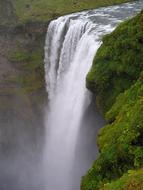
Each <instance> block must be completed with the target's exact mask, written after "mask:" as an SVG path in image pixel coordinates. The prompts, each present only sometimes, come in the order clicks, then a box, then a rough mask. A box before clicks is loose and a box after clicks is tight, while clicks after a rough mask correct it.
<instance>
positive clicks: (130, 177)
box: [103, 169, 143, 190]
mask: <svg viewBox="0 0 143 190" xmlns="http://www.w3.org/2000/svg"><path fill="white" fill-rule="evenodd" d="M141 189H143V169H140V170H129V171H128V173H127V174H124V175H123V177H121V178H120V179H118V180H116V181H113V182H112V183H111V184H105V185H104V187H103V190H141Z"/></svg>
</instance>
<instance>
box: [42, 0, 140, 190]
mask: <svg viewBox="0 0 143 190" xmlns="http://www.w3.org/2000/svg"><path fill="white" fill-rule="evenodd" d="M141 7H143V3H142V2H141V1H139V2H135V3H127V4H124V5H120V6H113V7H107V8H100V9H97V10H91V11H85V12H80V13H75V14H71V15H67V16H63V17H60V18H58V19H57V20H54V21H52V22H51V23H50V25H49V27H48V32H47V37H46V45H45V79H46V89H47V93H48V106H47V109H46V114H45V115H46V116H45V126H46V133H47V134H46V145H45V154H44V167H45V178H46V179H45V180H46V187H47V188H46V190H57V189H61V190H73V189H74V190H78V189H79V183H80V181H79V183H78V184H75V186H74V188H73V186H72V185H71V184H72V183H74V181H73V182H72V180H73V179H74V175H75V172H74V171H76V169H75V168H74V167H75V165H78V163H76V164H75V162H76V152H78V151H80V150H77V145H78V141H79V139H80V138H81V134H82V126H84V124H85V123H86V122H85V119H86V114H87V112H88V111H89V112H90V109H91V108H90V104H91V93H90V92H89V91H88V90H87V89H86V87H85V78H86V74H87V72H88V71H89V69H90V67H91V65H92V62H93V59H94V56H95V54H96V51H97V50H98V48H99V47H100V45H101V43H102V37H103V36H104V35H105V34H108V33H110V32H111V31H113V30H114V29H115V27H116V26H117V25H118V24H119V23H120V22H121V21H123V20H125V19H127V18H129V17H131V16H133V15H135V14H136V13H137V12H139V10H141ZM87 110H88V111H87ZM97 117H100V116H97ZM100 120H102V119H101V118H100ZM84 122H85V123H84ZM96 122H97V120H94V123H95V124H94V125H96ZM97 124H98V125H99V126H100V127H101V126H102V125H103V121H101V122H99V123H97ZM89 130H90V128H89ZM84 135H86V134H84ZM93 135H95V134H93ZM87 138H88V139H90V137H87ZM92 151H95V150H93V149H92ZM92 151H91V152H92ZM88 157H89V158H87V160H86V161H85V160H84V158H82V156H81V157H80V159H79V160H80V161H79V162H81V163H82V162H83V160H84V163H83V168H84V171H83V170H82V169H80V170H81V171H80V172H79V176H78V177H79V178H80V177H81V175H83V174H84V172H85V171H86V170H87V168H88V167H89V162H88V159H89V160H90V164H91V160H93V159H95V156H93V158H92V159H90V155H88ZM81 167H82V166H81ZM78 180H79V179H78ZM75 183H77V182H75Z"/></svg>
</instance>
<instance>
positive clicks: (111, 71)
mask: <svg viewBox="0 0 143 190" xmlns="http://www.w3.org/2000/svg"><path fill="white" fill-rule="evenodd" d="M142 25H143V13H141V14H140V15H138V16H137V17H136V18H134V19H132V20H130V21H127V22H125V23H123V24H121V25H120V26H119V27H118V28H117V29H116V30H115V31H114V32H113V33H112V34H111V35H107V36H106V37H104V39H103V45H102V46H101V48H100V49H99V51H98V52H97V55H96V57H95V59H94V64H93V66H92V69H91V71H90V72H89V74H88V76H87V87H88V88H89V89H91V90H92V91H94V92H95V91H96V95H97V97H100V99H104V103H103V104H102V105H101V106H102V107H103V110H104V111H107V110H108V109H109V108H110V107H111V106H112V105H113V103H114V101H115V98H116V97H117V95H118V94H119V93H121V92H123V91H124V90H126V89H128V88H129V87H130V85H131V84H132V83H133V81H134V80H136V79H137V78H138V77H139V75H140V72H141V70H142V68H143V56H142V54H143V41H142V36H143V30H142ZM115 39H116V40H115Z"/></svg>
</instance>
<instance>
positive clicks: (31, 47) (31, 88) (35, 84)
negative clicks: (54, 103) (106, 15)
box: [0, 0, 127, 150]
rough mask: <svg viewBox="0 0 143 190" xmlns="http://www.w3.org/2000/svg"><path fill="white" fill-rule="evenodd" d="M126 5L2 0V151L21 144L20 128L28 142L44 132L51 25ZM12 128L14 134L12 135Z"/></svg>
mask: <svg viewBox="0 0 143 190" xmlns="http://www.w3.org/2000/svg"><path fill="white" fill-rule="evenodd" d="M126 1H127V0H118V1H117V0H116V1H114V0H112V1H110V2H109V1H106V0H103V1H97V2H95V1H90V3H89V1H84V3H83V1H71V0H68V3H66V4H65V1H58V0H57V1H53V0H48V1H47V0H46V1H45V0H40V1H37V0H33V1H31V0H26V1H23V0H0V118H1V121H0V123H1V127H0V131H2V133H1V134H2V135H1V138H0V144H1V148H2V150H3V149H4V150H5V147H6V145H7V146H9V145H10V144H11V145H13V146H14V147H15V145H16V144H19V143H18V142H17V140H16V139H19V138H18V136H19V134H17V133H18V132H17V131H20V130H19V129H20V127H19V126H21V131H23V133H26V135H27V136H28V139H29V140H30V139H32V138H35V137H36V136H37V134H38V133H39V130H41V129H39V128H40V127H39V126H41V125H42V124H41V123H42V116H40V115H42V112H41V110H42V105H43V102H44V97H45V96H46V94H45V89H44V66H43V58H44V51H43V50H44V40H45V35H46V30H47V26H48V22H49V21H50V20H51V19H53V18H55V17H57V16H59V15H62V14H66V13H69V12H73V11H79V10H83V9H87V8H95V7H99V6H105V5H111V4H114V3H121V2H126ZM11 126H12V127H11ZM28 126H29V127H28ZM36 126H37V127H36ZM10 128H11V130H12V131H13V133H11V132H10V131H9V129H10ZM41 128H42V127H41ZM27 129H28V130H27ZM43 130H44V129H42V130H41V131H43ZM13 134H15V138H13ZM16 134H17V136H16ZM15 141H16V142H15Z"/></svg>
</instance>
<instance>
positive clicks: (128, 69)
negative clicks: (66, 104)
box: [81, 12, 143, 190]
mask: <svg viewBox="0 0 143 190" xmlns="http://www.w3.org/2000/svg"><path fill="white" fill-rule="evenodd" d="M87 86H88V88H89V89H91V90H92V91H93V92H95V95H96V101H98V105H99V106H100V108H101V109H102V110H103V111H104V113H105V117H106V119H107V121H108V123H109V124H108V125H107V126H106V127H104V128H103V129H101V131H100V133H99V137H98V145H99V150H100V156H99V158H98V159H97V160H96V161H95V163H94V164H93V166H92V168H91V169H90V170H89V172H88V173H87V175H86V176H85V177H83V180H82V184H81V189H82V190H99V189H104V190H110V189H112V190H124V189H125V190H137V189H143V174H142V170H137V171H132V174H131V175H130V174H127V172H128V171H129V170H134V169H139V168H142V167H143V12H142V13H140V14H139V15H138V16H137V17H135V18H133V19H131V20H129V21H126V22H125V23H123V24H121V25H120V26H119V27H118V28H117V29H116V30H115V31H114V32H113V33H112V34H110V35H108V36H106V37H105V38H104V39H103V45H102V46H101V48H100V49H99V51H98V53H97V55H96V57H95V60H94V64H93V67H92V69H91V71H90V72H89V74H88V76H87ZM125 173H126V174H125ZM124 174H125V175H124ZM123 175H124V176H123ZM121 176H123V177H121ZM120 177H121V178H120ZM131 180H133V181H132V183H131Z"/></svg>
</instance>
